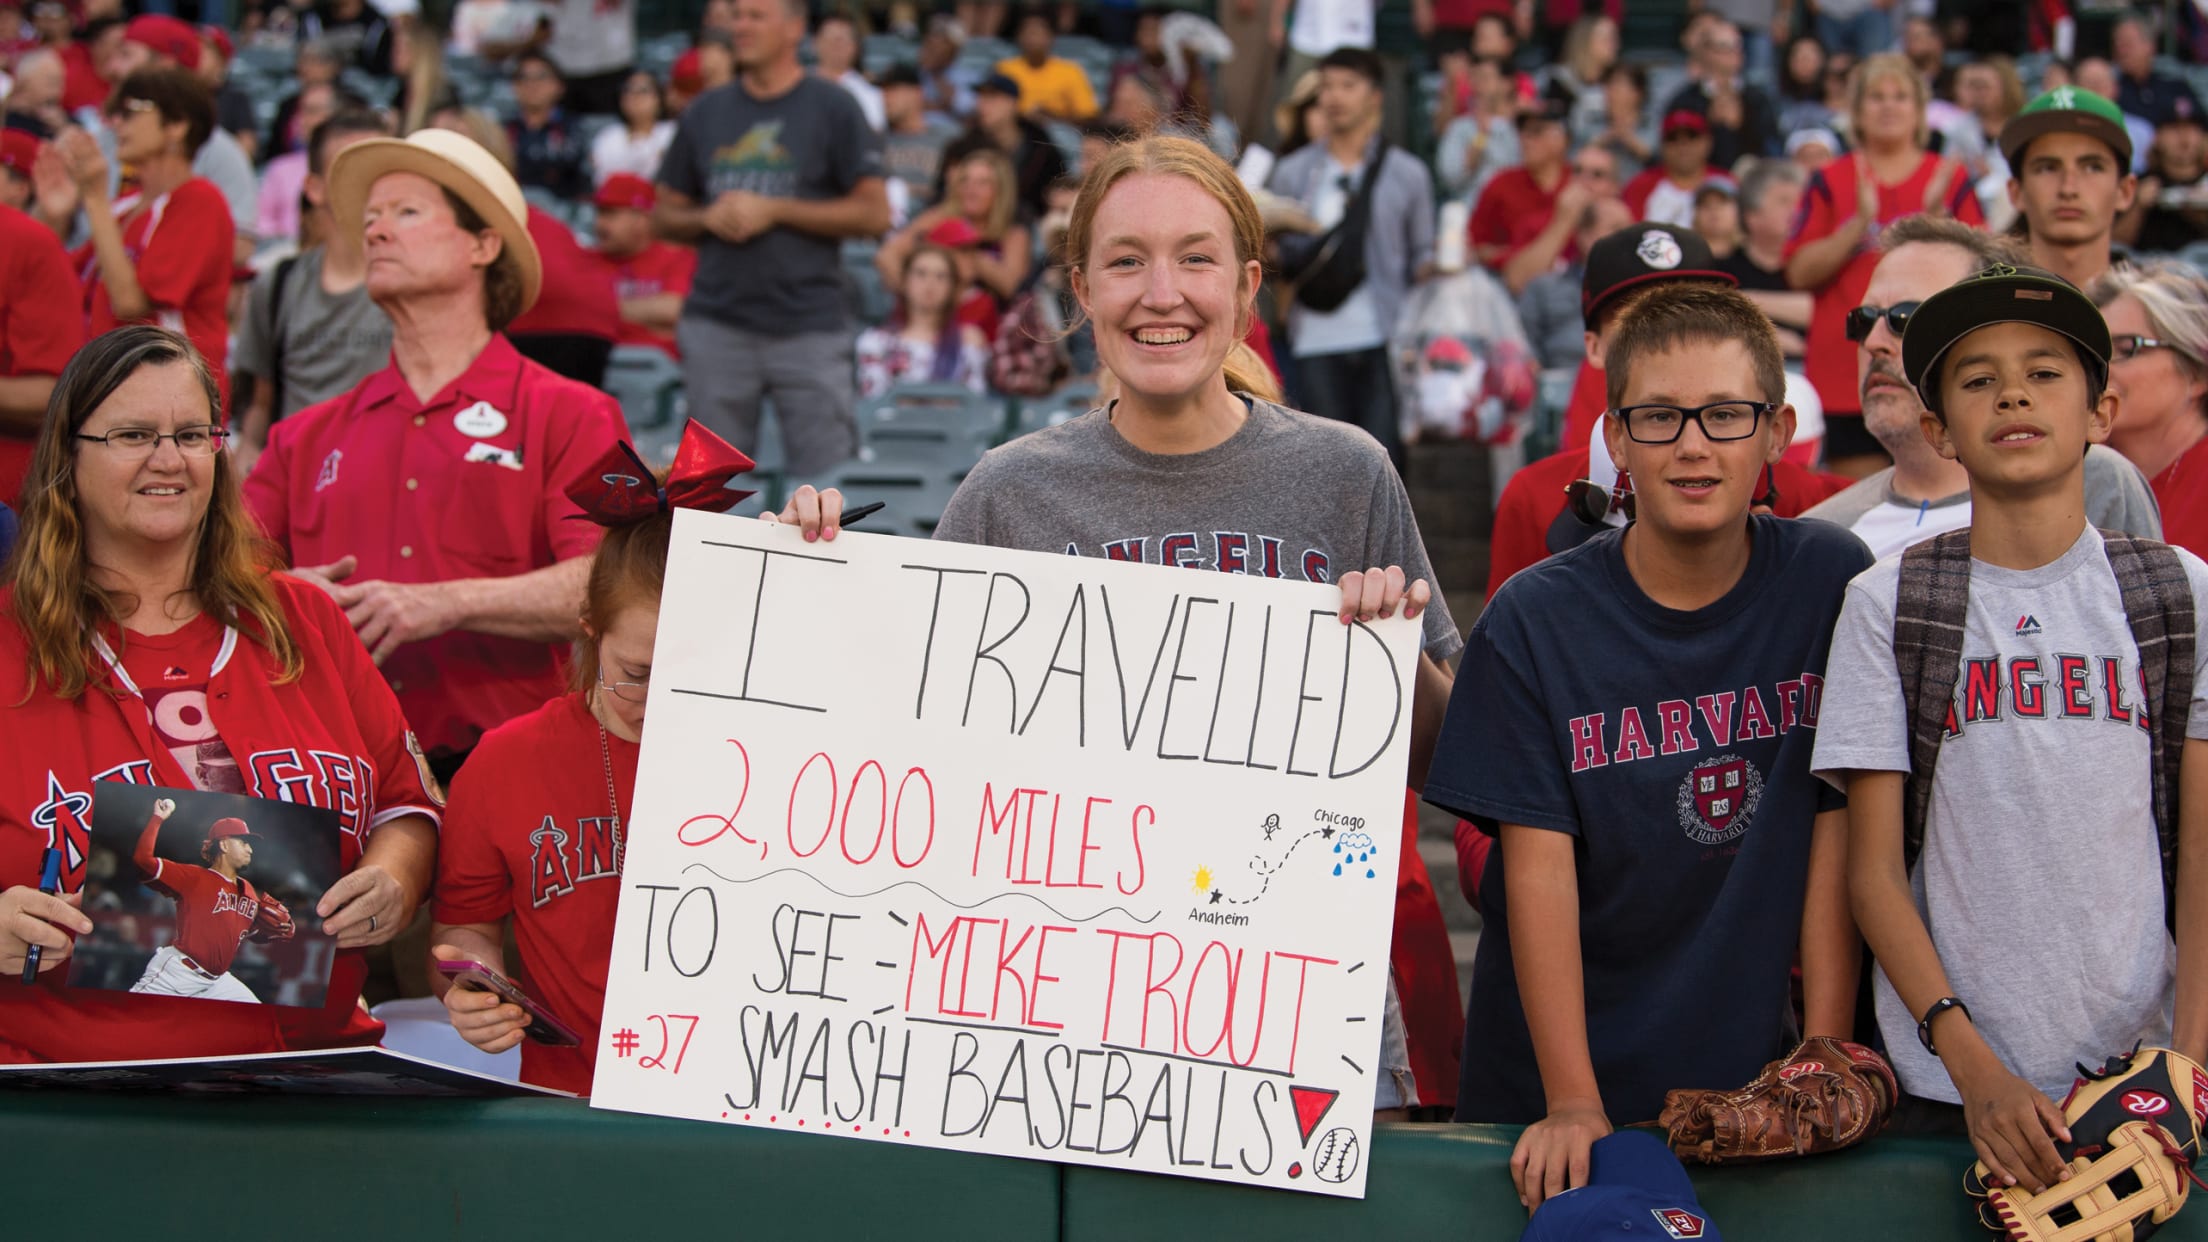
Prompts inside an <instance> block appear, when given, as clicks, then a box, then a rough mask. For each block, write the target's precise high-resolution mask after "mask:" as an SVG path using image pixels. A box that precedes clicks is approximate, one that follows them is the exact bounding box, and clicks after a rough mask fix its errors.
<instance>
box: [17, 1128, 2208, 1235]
mask: <svg viewBox="0 0 2208 1242" xmlns="http://www.w3.org/2000/svg"><path fill="white" fill-rule="evenodd" d="M0 1134H5V1135H7V1136H8V1138H9V1141H8V1143H7V1144H6V1149H7V1151H8V1154H9V1157H10V1164H11V1166H12V1167H11V1175H12V1180H13V1183H14V1185H13V1192H14V1193H13V1194H12V1195H11V1196H10V1197H11V1199H12V1202H11V1203H10V1206H9V1216H10V1219H11V1220H12V1221H13V1222H14V1224H13V1225H12V1226H11V1231H10V1234H9V1236H11V1237H21V1238H62V1237H71V1238H96V1237H135V1236H140V1235H141V1234H147V1233H149V1231H151V1230H156V1229H158V1230H159V1231H160V1232H161V1234H162V1235H164V1236H175V1237H188V1238H189V1237H211V1236H216V1235H221V1236H224V1237H234V1236H236V1234H237V1233H238V1232H239V1231H240V1230H241V1229H250V1230H251V1231H255V1232H269V1231H271V1230H281V1231H283V1232H286V1233H292V1232H296V1233H302V1234H305V1233H311V1234H312V1235H314V1236H315V1237H318V1238H328V1239H345V1238H377V1239H388V1238H406V1239H410V1240H413V1242H426V1240H428V1239H436V1238H449V1237H458V1236H463V1235H467V1236H482V1237H497V1238H574V1237H589V1236H597V1237H610V1238H622V1239H628V1238H645V1239H648V1238H654V1237H657V1236H660V1233H661V1231H680V1233H679V1234H676V1235H673V1236H688V1237H707V1236H710V1237H733V1238H806V1239H847V1238H896V1239H899V1240H900V1242H929V1240H931V1239H944V1240H945V1242H951V1240H956V1242H987V1240H989V1239H997V1238H1004V1239H1022V1240H1038V1239H1040V1240H1048V1239H1065V1240H1067V1242H1089V1240H1091V1239H1115V1240H1116V1239H1129V1238H1140V1239H1174V1238H1188V1239H1200V1240H1201V1242H1219V1240H1220V1239H1223V1238H1264V1239H1267V1240H1268V1242H1271V1240H1275V1239H1278V1240H1284V1242H1294V1240H1296V1239H1313V1240H1320V1239H1323V1240H1325V1242H1342V1240H1343V1239H1363V1238H1375V1239H1426V1238H1445V1239H1452V1240H1469V1242H1487V1240H1489V1239H1498V1240H1502V1242H1508V1240H1509V1239H1513V1238H1516V1237H1517V1236H1518V1233H1519V1231H1520V1230H1521V1229H1523V1228H1524V1224H1525V1212H1524V1209H1522V1208H1520V1207H1519V1206H1518V1200H1517V1196H1516V1193H1515V1192H1514V1191H1513V1189H1512V1188H1511V1184H1510V1178H1509V1173H1508V1164H1509V1160H1510V1150H1511V1144H1512V1142H1513V1141H1514V1140H1515V1138H1516V1131H1515V1130H1513V1129H1510V1128H1507V1127H1493V1126H1448V1125H1427V1126H1411V1125H1395V1126H1382V1127H1379V1128H1378V1129H1377V1130H1376V1131H1375V1133H1374V1135H1373V1142H1372V1152H1371V1166H1370V1181H1369V1182H1368V1185H1367V1190H1366V1197H1365V1198H1364V1199H1362V1200H1347V1199H1331V1198H1324V1197H1321V1196H1316V1195H1304V1194H1294V1193H1286V1192H1281V1191H1273V1190H1259V1189H1253V1188H1249V1187H1242V1186H1232V1185H1223V1184H1219V1183H1214V1182H1203V1181H1193V1180H1185V1179H1181V1178H1173V1177H1160V1176H1154V1175H1148V1174H1139V1173H1128V1172H1119V1171H1115V1170H1108V1169H1097V1168H1088V1167H1076V1166H1059V1165H1054V1164H1048V1163H1043V1162H1039V1161H1030V1160H1012V1159H1003V1158H999V1157H992V1156H975V1155H967V1154H964V1153H959V1152H946V1151H933V1150H928V1149H923V1148H916V1147H904V1146H900V1145H896V1144H889V1143H859V1142H852V1141H848V1140H843V1141H832V1140H830V1139H828V1138H826V1137H819V1136H813V1135H804V1134H793V1133H788V1132H783V1131H774V1130H761V1129H753V1128H749V1127H742V1126H711V1125H705V1124H700V1123H697V1122H689V1121H674V1120H669V1119H665V1118H658V1117H642V1116H634V1115H630V1114H626V1113H613V1112H602V1111H596V1110H593V1109H590V1108H588V1107H587V1106H585V1105H583V1104H582V1103H580V1102H579V1101H569V1100H549V1099H526V1100H493V1101H473V1100H376V1099H343V1100H340V1099H330V1098H301V1097H270V1096H197V1097H190V1096H175V1095H162V1096H140V1097H119V1096H101V1095H89V1094H77V1093H64V1092H0ZM1969 1160H1970V1150H1969V1147H1968V1146H1967V1145H1966V1144H1964V1143H1962V1142H1961V1141H1959V1140H1952V1139H1921V1138H1891V1137H1888V1138H1880V1139H1877V1140H1874V1141H1873V1142H1871V1143H1870V1144H1868V1145H1866V1146H1864V1147H1861V1148H1858V1149H1856V1150H1854V1151H1850V1152H1842V1153H1839V1154H1837V1155H1828V1156H1817V1157H1812V1158H1809V1159H1805V1160H1790V1161H1782V1162H1778V1163H1775V1164H1770V1165H1764V1166H1760V1167H1747V1168H1729V1169H1697V1170H1695V1171H1694V1180H1695V1184H1696V1186H1697V1189H1698V1191H1699V1193H1700V1195H1701V1199H1702V1205H1703V1207H1704V1208H1705V1210H1707V1211H1708V1213H1709V1214H1710V1216H1711V1218H1712V1219H1713V1220H1714V1221H1715V1222H1716V1224H1717V1226H1718V1228H1719V1229H1720V1230H1721V1231H1722V1232H1723V1233H1724V1235H1725V1236H1726V1237H1727V1238H1730V1239H1732V1240H1733V1242H1744V1240H1745V1242H1757V1240H1759V1239H1781V1240H1783V1242H1823V1240H1824V1239H1834V1240H1836V1242H1837V1240H1839V1239H1848V1240H1850V1242H1855V1240H1858V1239H1862V1238H1878V1239H1882V1240H1892V1242H1917V1240H1918V1239H1940V1240H1945V1239H1959V1240H1964V1242H1969V1240H1972V1239H1978V1238H1987V1237H1990V1236H1991V1235H1989V1234H1987V1233H1985V1232H1984V1231H1983V1230H1981V1229H1980V1228H1979V1227H1978V1226H1977V1225H1976V1223H1975V1218H1974V1216H1973V1215H1972V1213H1971V1210H1970V1206H1969V1203H1968V1201H1967V1200H1966V1199H1965V1198H1964V1195H1963V1191H1962V1172H1963V1169H1964V1167H1965V1166H1966V1165H1967V1164H1968V1163H1969ZM156 1222H158V1223H156ZM246 1222H251V1223H250V1225H248V1224H246ZM2156 1236H2157V1238H2158V1239H2167V1240H2168V1242H2188V1240H2190V1242H2203V1240H2208V1208H2204V1207H2201V1206H2198V1205H2196V1206H2194V1207H2193V1208H2192V1209H2191V1210H2190V1211H2189V1212H2186V1213H2183V1214H2180V1215H2179V1216H2178V1217H2177V1218H2176V1219H2175V1220H2173V1221H2172V1222H2171V1223H2170V1224H2168V1225H2167V1226H2165V1227H2164V1228H2163V1229H2162V1230H2161V1232H2159V1233H2158V1234H2157V1235H2156Z"/></svg>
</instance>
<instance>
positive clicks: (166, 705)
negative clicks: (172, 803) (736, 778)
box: [113, 614, 245, 794]
mask: <svg viewBox="0 0 2208 1242" xmlns="http://www.w3.org/2000/svg"><path fill="white" fill-rule="evenodd" d="M236 633H237V631H235V630H232V629H230V628H229V627H228V626H225V625H223V624H222V623H221V622H220V621H217V620H215V619H214V618H213V617H210V616H207V615H205V614H201V615H200V616H198V617H195V618H193V619H192V621H191V623H190V624H188V625H186V626H184V628H182V629H180V630H177V631H176V632H174V633H172V634H160V635H151V634H136V633H126V634H125V635H124V636H123V643H122V649H121V650H120V651H116V652H114V653H113V654H114V655H115V656H116V658H117V659H119V660H120V661H121V663H122V668H123V673H124V675H126V676H127V677H129V678H130V680H131V681H132V682H133V683H134V684H135V685H136V686H137V687H138V697H139V698H141V699H143V700H144V701H145V704H146V721H147V724H148V725H149V726H150V727H151V728H152V729H153V736H154V737H155V738H156V739H157V740H158V741H159V742H160V743H161V745H163V746H164V747H167V748H168V751H169V753H170V754H171V755H174V756H175V757H176V762H177V766H178V767H180V768H182V769H184V775H186V776H189V777H191V778H192V788H194V789H205V790H209V791H212V792H214V793H232V794H242V793H244V792H245V778H244V777H243V776H241V775H240V774H239V772H238V761H237V757H236V756H234V755H232V754H231V753H230V746H229V744H228V743H227V742H224V741H223V740H222V735H221V734H220V733H217V732H216V731H215V728H214V725H213V723H212V720H213V717H211V716H210V715H209V714H208V711H207V675H208V672H209V670H211V669H213V668H214V666H215V664H216V663H217V662H218V661H220V660H221V659H222V658H223V654H224V648H225V646H226V645H227V644H229V643H232V642H235V641H236V637H235V636H236Z"/></svg>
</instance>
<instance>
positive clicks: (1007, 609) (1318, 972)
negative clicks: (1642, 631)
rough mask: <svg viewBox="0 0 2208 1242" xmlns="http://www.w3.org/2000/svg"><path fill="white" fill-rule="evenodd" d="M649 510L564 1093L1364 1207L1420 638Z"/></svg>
mask: <svg viewBox="0 0 2208 1242" xmlns="http://www.w3.org/2000/svg"><path fill="white" fill-rule="evenodd" d="M1339 597H1340V596H1339V592H1338V591H1337V590H1336V589H1335V588H1333V587H1331V586H1323V585H1314V584H1310V583H1288V582H1280V581H1271V580H1266V579H1261V578H1250V577H1243V576H1240V575H1230V574H1213V573H1198V572H1194V571H1189V570H1185V569H1168V568H1164V567H1159V566H1152V565H1140V564H1130V563H1124V562H1116V561H1109V560H1096V559H1082V558H1077V557H1070V556H1052V555H1040V554H1035V553H1026V552H1007V551H1002V550H999V549H992V548H981V547H971V546H966V545H960V544H945V543H928V542H924V541H919V540H910V539H896V538H890V537H886V536H876V535H865V534H857V533H851V532H846V533H845V534H843V535H842V536H841V537H839V538H838V539H836V540H835V541H834V542H833V543H822V542H813V543H807V542H805V541H804V540H803V538H802V537H801V536H800V535H799V533H798V532H797V531H796V530H795V529H794V528H789V527H775V526H770V525H768V524H766V523H762V522H759V521H757V520H755V519H742V518H732V517H724V516H715V515H708V514H701V513H695V512H688V511H685V512H682V513H679V514H678V515H677V517H676V521H675V532H674V544H673V548H672V550H671V552H670V555H669V558H668V568H667V586H666V592H665V594H664V596H663V598H662V602H661V609H660V620H659V638H658V648H657V652H656V655H655V659H654V664H653V669H652V681H651V697H650V702H649V711H648V721H647V725H646V728H645V742H644V750H643V759H642V765H641V768H640V770H639V772H638V778H637V794H636V805H635V809H634V812H633V815H632V818H633V819H634V821H635V822H634V823H633V825H631V827H630V830H629V833H628V840H627V855H626V860H625V867H624V873H623V883H624V886H625V887H624V890H623V892H622V896H621V911H620V918H619V923H618V926H617V929H616V933H615V937H614V948H613V959H612V965H611V973H610V978H609V981H608V990H607V996H606V1012H605V1019H604V1023H603V1033H604V1034H603V1037H604V1039H605V1040H606V1043H605V1045H604V1046H603V1047H601V1048H600V1049H599V1053H598V1072H597V1079H596V1085H595V1088H594V1092H595V1094H594V1098H593V1100H592V1103H593V1104H595V1105H597V1106H600V1107H608V1108H617V1109H625V1110H631V1111H637V1112H648V1113H658V1114H664V1115H668V1116H676V1117H692V1118H699V1119H702V1120H708V1121H720V1122H727V1123H730V1124H739V1125H754V1126H765V1127H768V1128H773V1129H783V1130H789V1131H794V1132H799V1133H813V1134H832V1135H837V1136H840V1137H844V1138H861V1139H867V1140H871V1141H875V1142H894V1143H913V1144H920V1145H925V1146H932V1147H949V1148H957V1149H961V1150H966V1151H978V1152H991V1153H996V1154H999V1155H1007V1156H1023V1157H1028V1158H1033V1159H1045V1160H1063V1161H1073V1162H1079V1163H1083V1164H1093V1165H1099V1166H1104V1167H1112V1168H1125V1169H1135V1170H1142V1171H1147V1172H1154V1173H1171V1174H1178V1175H1181V1176H1188V1177H1203V1178H1212V1179H1216V1180H1220V1181H1233V1182H1242V1183H1249V1184H1255V1185H1262V1186H1271V1187H1278V1188H1284V1189H1291V1190H1306V1191H1313V1192H1317V1193H1321V1194H1333V1195H1345V1196H1362V1194H1363V1193H1364V1184H1365V1167H1364V1162H1363V1159H1362V1155H1361V1153H1364V1152H1366V1151H1368V1150H1369V1144H1368V1138H1369V1134H1368V1132H1369V1129H1370V1125H1371V1114H1372V1102H1373V1090H1374V1084H1375V1075H1376V1074H1377V1073H1378V1072H1379V1071H1380V1067H1379V1065H1378V1064H1377V1060H1376V1058H1377V1053H1378V1051H1379V1046H1380V1025H1381V1015H1382V1008H1383V1003H1384V989H1385V985H1386V978H1387V973H1388V944H1389V929H1390V925H1391V914H1392V911H1393V908H1394V899H1395V875H1396V861H1397V854H1398V850H1399V848H1400V840H1401V838H1400V833H1401V815H1402V806H1403V779H1404V765H1405V751H1406V747H1407V746H1408V744H1409V720H1410V706H1411V687H1412V673H1413V668H1414V661H1415V660H1416V658H1417V654H1418V645H1419V625H1418V623H1417V622H1415V621H1406V620H1403V619H1401V618H1397V619H1394V620H1389V621H1382V622H1376V623H1373V624H1370V625H1352V626H1345V625H1343V624H1342V623H1341V622H1340V621H1339V620H1338V619H1337V616H1336V611H1335V610H1336V605H1337V602H1338V600H1339Z"/></svg>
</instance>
